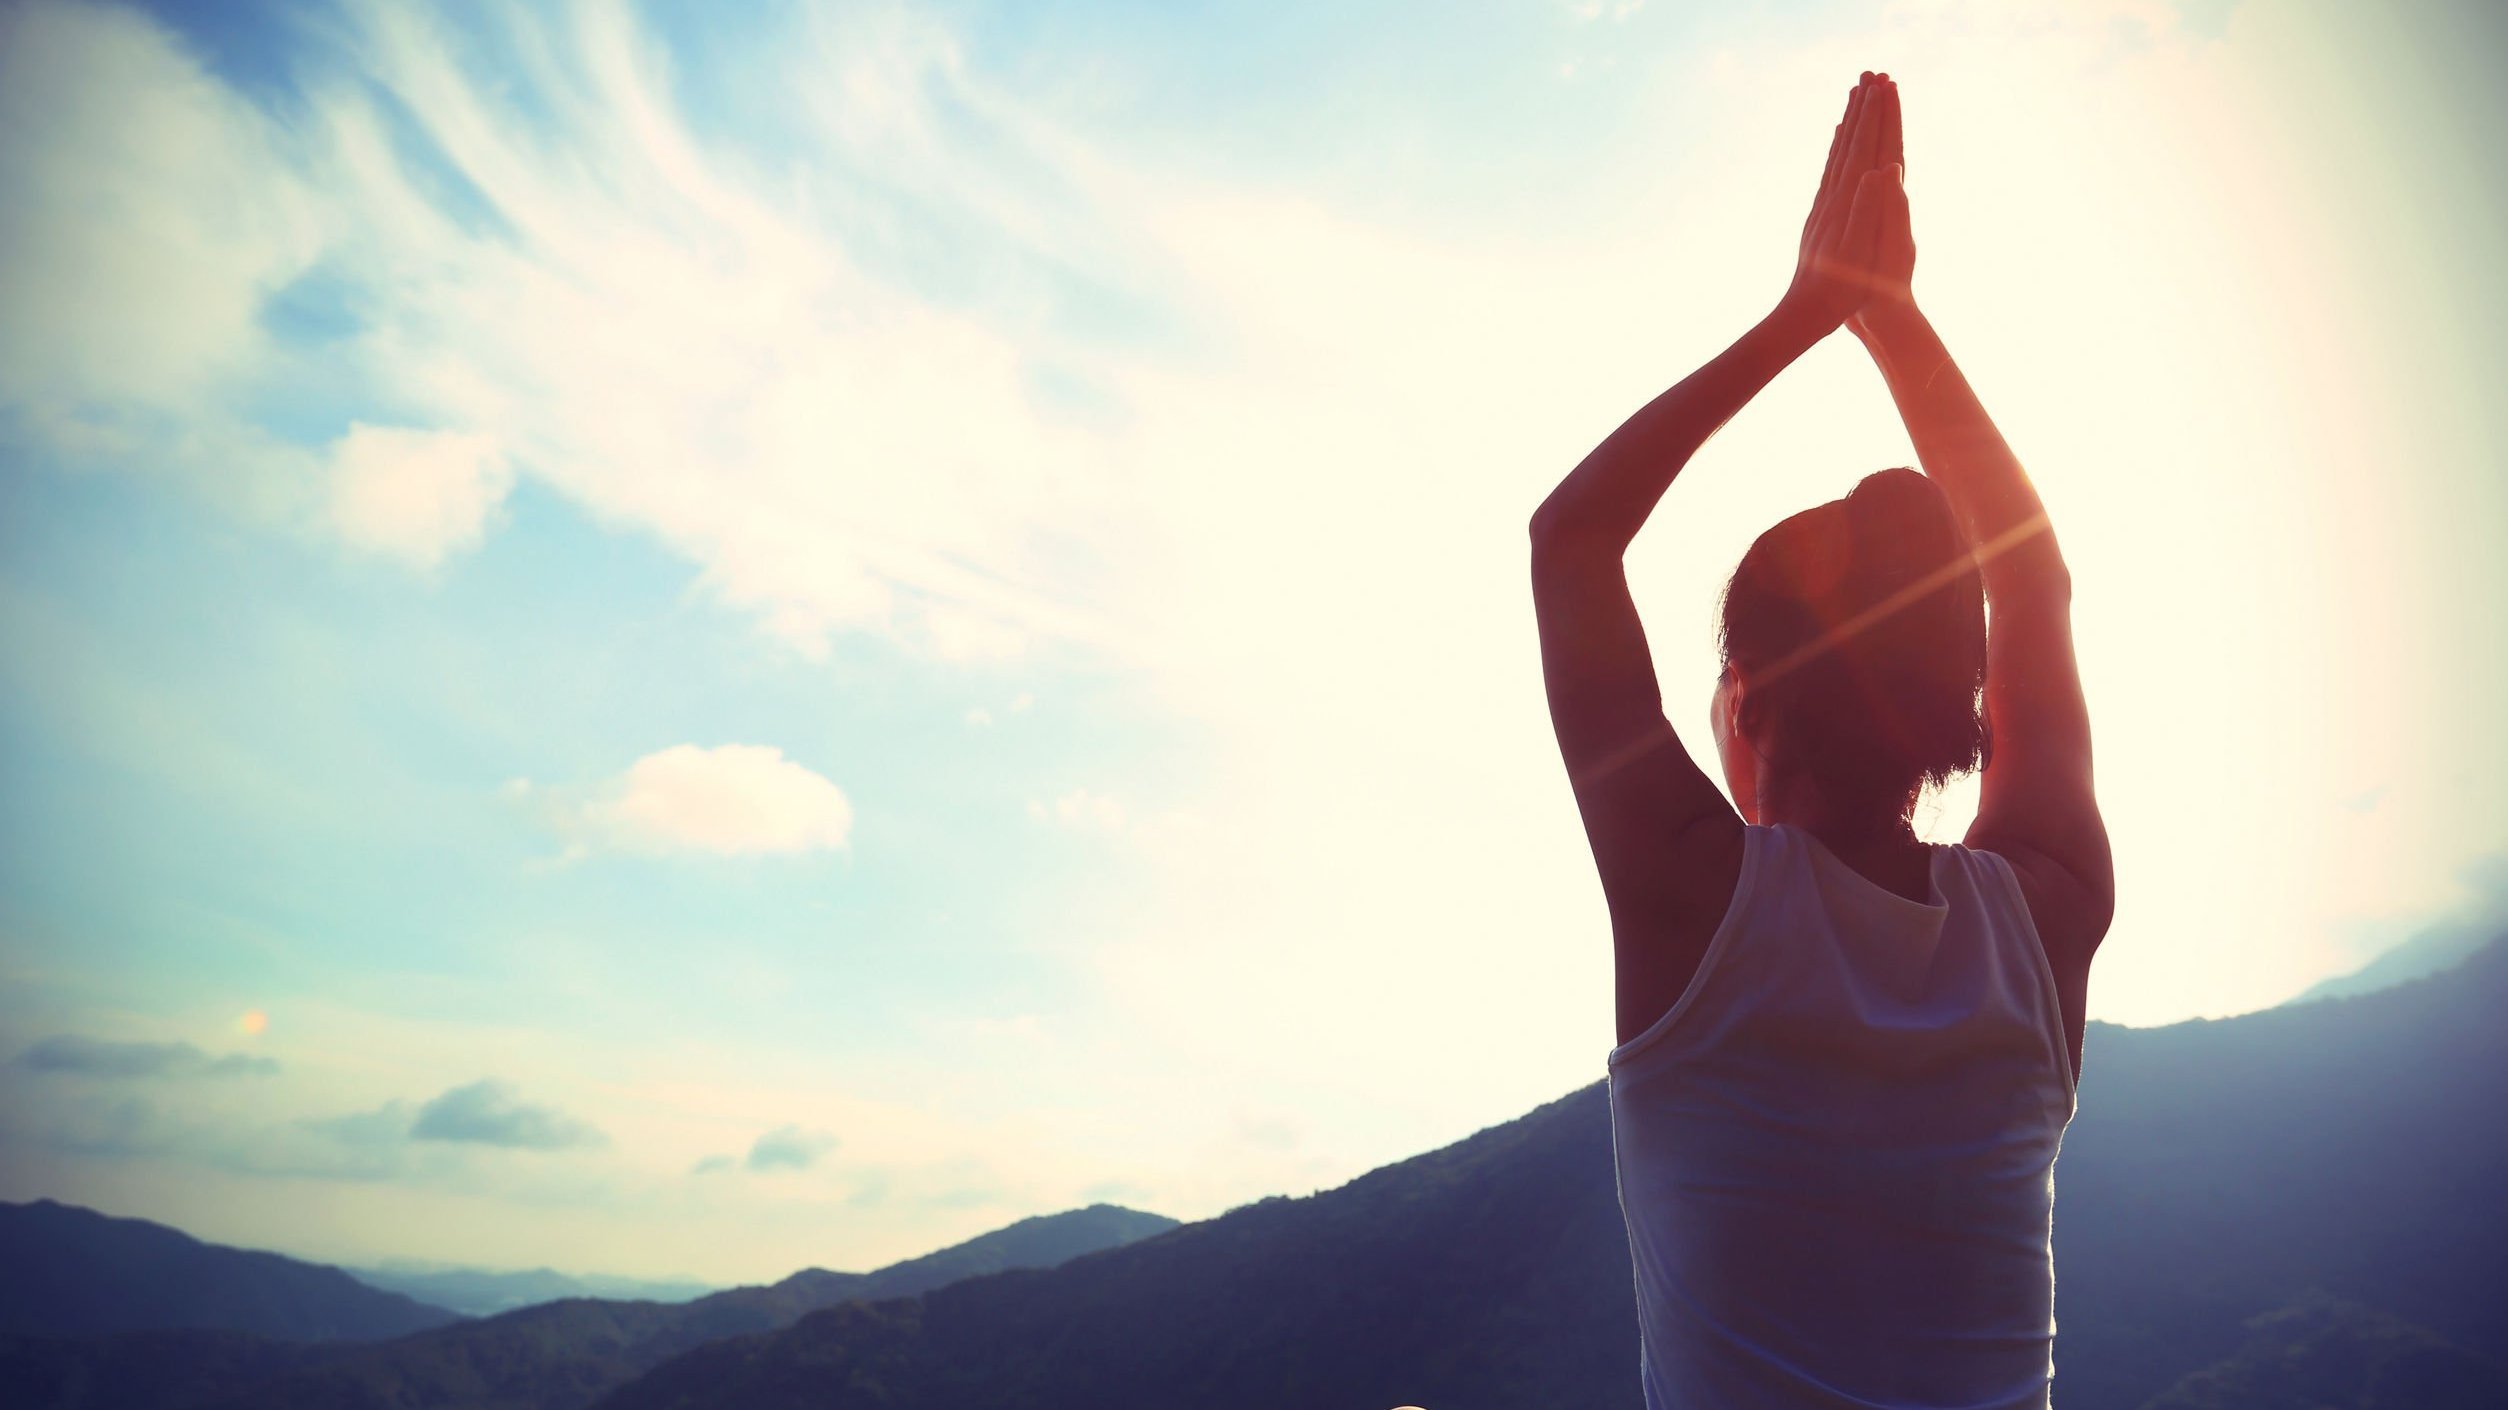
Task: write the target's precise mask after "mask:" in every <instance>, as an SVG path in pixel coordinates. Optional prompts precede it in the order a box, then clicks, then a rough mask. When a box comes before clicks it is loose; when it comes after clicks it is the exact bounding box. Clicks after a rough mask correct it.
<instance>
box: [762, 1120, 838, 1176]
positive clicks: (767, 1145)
mask: <svg viewBox="0 0 2508 1410" xmlns="http://www.w3.org/2000/svg"><path fill="white" fill-rule="evenodd" d="M836 1144H837V1142H836V1138H835V1137H834V1136H831V1135H829V1134H828V1133H826V1132H825V1131H812V1130H808V1129H805V1128H803V1127H800V1126H778V1127H776V1128H775V1129H774V1130H772V1131H769V1132H767V1133H766V1134H765V1135H763V1136H760V1137H758V1139H757V1140H756V1141H755V1142H753V1143H752V1144H751V1145H750V1147H749V1158H748V1160H747V1161H746V1162H744V1163H745V1164H747V1165H748V1167H749V1168H750V1169H751V1170H807V1169H809V1168H810V1167H811V1166H812V1165H815V1164H817V1163H818V1159H819V1157H820V1156H822V1155H825V1154H827V1153H828V1152H829V1151H832V1150H834V1149H835V1148H836Z"/></svg>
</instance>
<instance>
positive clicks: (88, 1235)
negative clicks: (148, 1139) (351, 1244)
mask: <svg viewBox="0 0 2508 1410" xmlns="http://www.w3.org/2000/svg"><path fill="white" fill-rule="evenodd" d="M458 1320H459V1317H458V1315H457V1314H455V1313H452V1312H448V1311H446V1310H444V1309H443V1308H441V1307H430V1306H428V1305H426V1304H424V1303H421V1302H417V1301H414V1300H412V1299H410V1298H407V1297H403V1296H401V1295H400V1294H398V1293H390V1292H384V1291H382V1290H380V1289H377V1288H370V1287H368V1286H366V1285H365V1284H363V1283H361V1282H358V1281H357V1280H356V1279H354V1278H352V1277H350V1276H348V1275H347V1274H346V1273H343V1272H341V1271H340V1270H339V1269H337V1268H332V1267H328V1266H326V1265H323V1264H319V1263H305V1262H300V1261H298V1260H297V1259H293V1258H287V1257H283V1256H281V1255H279V1254H275V1253H260V1252H255V1251H253V1250H249V1249H240V1248H227V1247H224V1246H222V1245H219V1244H206V1243H202V1242H201V1241H200V1240H198V1239H195V1238H193V1237H192V1236H191V1235H189V1234H186V1233H183V1232H181V1231H180V1230H176V1229H169V1228H167V1227H166V1226H164V1225H163V1224H151V1223H149V1222H148V1221H147V1220H145V1219H116V1218H113V1217H112V1216H110V1215H105V1214H99V1213H97V1212H96V1211H94V1210H92V1209H81V1208H79V1207H77V1206H76V1205H68V1204H58V1203H55V1202H54V1201H52V1200H48V1199H47V1200H37V1201H35V1202H34V1203H32V1204H5V1203H0V1332H7V1333H27V1334H41V1335H66V1334H74V1333H83V1332H118V1331H142V1330H145V1331H168V1330H178V1329H202V1330H221V1331H235V1332H251V1333H254V1334H256V1335H259V1336H265V1337H271V1338H275V1339H278V1340H282V1341H328V1340H335V1339H364V1338H375V1337H390V1336H399V1335H401V1334H402V1333H404V1332H412V1331H416V1330H418V1329H420V1328H423V1327H434V1326H440V1325H442V1324H444V1323H447V1322H453V1321H458Z"/></svg>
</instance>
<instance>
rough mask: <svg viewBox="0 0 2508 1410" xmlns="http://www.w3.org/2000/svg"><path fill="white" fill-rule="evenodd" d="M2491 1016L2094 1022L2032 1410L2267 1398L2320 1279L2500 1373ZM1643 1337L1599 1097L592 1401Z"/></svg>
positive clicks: (1276, 1395) (1570, 1385)
mask: <svg viewBox="0 0 2508 1410" xmlns="http://www.w3.org/2000/svg"><path fill="white" fill-rule="evenodd" d="M2504 1003H2508V946H2501V945H2493V946H2491V947H2490V948H2489V949H2487V950H2484V951H2483V952H2481V953H2480V954H2478V955H2477V956H2475V957H2474V958H2473V959H2472V960H2470V961H2468V962H2467V963H2465V964H2464V965H2463V966H2461V967H2460V968H2458V969H2457V970H2455V971H2453V972H2451V973H2449V974H2447V975H2444V976H2442V977H2439V978H2436V979H2430V980H2423V981H2420V982H2417V983H2413V984H2410V985H2406V986H2403V987H2400V988H2396V989H2393V990H2389V991H2386V992H2383V993H2378V994H2371V995H2366V996H2362V997H2357V998H2348V999H2335V1000H2329V1001H2326V1002H2322V1003H2314V1004H2308V1005H2304V1006H2300V1007H2294V1008H2285V1009H2277V1010H2271V1011H2268V1012H2265V1013H2260V1014H2253V1015H2249V1016H2246V1017H2243V1018H2237V1019H2230V1020H2224V1021H2220V1022H2199V1023H2188V1024H2180V1025H2177V1026H2174V1027H2171V1028H2164V1029H2151V1030H2133V1029H2122V1028H2116V1027H2113V1026H2110V1025H2104V1024H2102V1025H2095V1026H2094V1028H2093V1031H2092V1033H2091V1035H2090V1038H2089V1042H2088V1051H2087V1058H2086V1067H2087V1072H2086V1075H2085V1081H2084V1096H2083V1099H2082V1108H2081V1114H2080V1116H2079V1118H2078V1119H2077V1121H2076V1123H2075V1125H2074V1126H2073V1128H2072V1130H2071V1131H2070V1133H2069V1134H2068V1136H2067V1139H2066V1141H2065V1145H2064V1153H2063V1156H2062V1157H2061V1159H2060V1160H2059V1162H2058V1164H2057V1167H2056V1185H2057V1206H2056V1207H2057V1218H2056V1229H2057V1255H2056V1256H2057V1264H2056V1267H2057V1275H2058V1281H2057V1288H2058V1304H2057V1319H2058V1325H2059V1327H2060V1328H2061V1333H2060V1336H2059V1340H2058V1343H2057V1360H2058V1375H2057V1381H2056V1384H2057V1387H2058V1392H2057V1394H2058V1403H2059V1404H2061V1405H2063V1406H2064V1407H2065V1410H2133V1407H2136V1406H2140V1405H2142V1404H2143V1403H2144V1402H2146V1401H2148V1400H2150V1399H2151V1398H2152V1397H2155V1396H2159V1395H2162V1394H2163V1393H2166V1394H2171V1395H2176V1396H2178V1397H2179V1400H2178V1402H2177V1403H2178V1404H2181V1405H2194V1404H2201V1405H2217V1406H2220V1407H2224V1410H2226V1407H2230V1406H2242V1407H2249V1410H2258V1408H2259V1407H2263V1406H2268V1405H2275V1404H2279V1403H2282V1402H2280V1401H2277V1400H2274V1399H2272V1398H2271V1397H2272V1395H2273V1394H2275V1392H2274V1390H2273V1387H2272V1386H2271V1385H2270V1384H2268V1383H2267V1382H2265V1381H2262V1380H2258V1379H2255V1378H2253V1377H2249V1378H2247V1379H2245V1380H2241V1379H2239V1377H2240V1376H2241V1375H2242V1374H2244V1373H2242V1372H2239V1371H2238V1370H2237V1369H2236V1368H2237V1366H2238V1365H2239V1364H2240V1363H2241V1358H2245V1359H2246V1361H2247V1362H2248V1363H2250V1364H2256V1359H2257V1353H2256V1352H2255V1345H2256V1343H2255V1338H2256V1337H2257V1336H2258V1335H2285V1334H2286V1333H2288V1332H2289V1330H2290V1329H2289V1328H2288V1327H2286V1326H2285V1327H2283V1328H2282V1329H2281V1331H2279V1332H2273V1331H2270V1330H2268V1331H2267V1332H2264V1333H2259V1332H2258V1331H2257V1330H2256V1329H2254V1328H2251V1327H2249V1326H2248V1325H2247V1324H2248V1322H2249V1319H2251V1318H2256V1317H2258V1316H2260V1315H2265V1314H2270V1313H2273V1312H2275V1311H2277V1310H2279V1309H2284V1308H2287V1307H2290V1306H2291V1305H2292V1304H2294V1303H2302V1304H2303V1305H2304V1304H2305V1300H2306V1299H2307V1298H2308V1297H2309V1295H2310V1294H2311V1293H2312V1292H2313V1291H2316V1290H2323V1291H2326V1292H2330V1293H2333V1294H2336V1295H2338V1296H2340V1297H2342V1298H2345V1299H2348V1300H2350V1301H2352V1302H2354V1303H2358V1304H2362V1305H2364V1306H2365V1307H2366V1308H2370V1309H2375V1311H2374V1312H2364V1313H2362V1314H2361V1315H2362V1316H2364V1317H2370V1318H2375V1317H2378V1316H2380V1315H2383V1316H2385V1317H2388V1318H2401V1319H2403V1321H2404V1322H2408V1323H2412V1324H2417V1326H2418V1327H2419V1328H2422V1329H2426V1335H2428V1336H2430V1337H2432V1338H2433V1343H2432V1344H2433V1345H2441V1344H2443V1345H2444V1346H2445V1347H2447V1348H2448V1349H2450V1350H2452V1351H2453V1352H2456V1353H2462V1354H2463V1356H2464V1360H2463V1362H2462V1364H2455V1363H2450V1364H2451V1365H2453V1366H2454V1370H2455V1371H2459V1372H2462V1373H2463V1374H2464V1375H2466V1376H2473V1375H2475V1374H2477V1373H2478V1372H2479V1370H2480V1368H2481V1367H2482V1366H2483V1365H2485V1364H2487V1363H2488V1362H2489V1361H2490V1360H2495V1359H2496V1358H2497V1357H2498V1355H2499V1352H2500V1349H2501V1348H2502V1347H2503V1346H2508V1218H2503V1205H2504V1203H2508V1127H2504V1126H2503V1123H2502V1121H2501V1119H2500V1115H2501V1112H2500V1100H2499V1099H2500V1095H2501V1090H2502V1079H2501V1076H2500V1074H2501V1073H2503V1072H2508V1023H2503V1022H2502V1020H2501V1013H2502V1009H2503V1004H2504ZM2262 1325H2264V1326H2265V1327H2267V1328H2268V1329H2269V1328H2271V1327H2272V1326H2273V1325H2274V1324H2272V1323H2270V1322H2267V1323H2265V1324H2262ZM2378 1325H2385V1324H2383V1323H2380V1324H2378ZM2357 1331H2358V1328H2357V1327H2356V1326H2353V1327H2351V1328H2349V1330H2345V1329H2344V1328H2342V1327H2337V1328H2335V1329H2334V1330H2333V1331H2328V1330H2326V1329H2325V1328H2324V1327H2315V1328H2314V1330H2312V1331H2310V1332H2309V1333H2308V1335H2307V1336H2306V1337H2303V1338H2301V1342H2300V1343H2293V1344H2305V1345H2309V1346H2314V1347H2316V1351H2315V1352H2310V1353H2306V1354H2318V1353H2322V1354H2325V1355H2328V1356H2334V1357H2336V1359H2337V1360H2339V1355H2340V1354H2341V1353H2337V1352H2328V1351H2325V1347H2327V1346H2332V1345H2335V1344H2337V1343H2339V1344H2342V1345H2348V1346H2350V1347H2351V1349H2352V1351H2353V1352H2356V1353H2358V1357H2359V1359H2364V1360H2365V1362H2367V1363H2373V1364H2375V1365H2384V1364H2385V1363H2386V1362H2387V1361H2388V1360H2394V1361H2396V1364H2398V1365H2401V1366H2405V1367H2406V1368H2407V1370H2409V1368H2411V1367H2415V1366H2417V1367H2420V1368H2422V1369H2423V1370H2427V1369H2428V1367H2429V1366H2430V1365H2431V1364H2433V1363H2431V1362H2430V1361H2429V1360H2428V1358H2426V1357H2424V1358H2421V1359H2419V1360H2416V1359H2414V1358H2413V1357H2412V1356H2402V1357H2400V1358H2398V1357H2386V1356H2384V1355H2383V1353H2380V1354H2378V1355H2371V1354H2369V1353H2370V1351H2373V1350H2375V1348H2376V1346H2377V1345H2378V1342H2377V1337H2376V1336H2368V1337H2366V1338H2365V1339H2364V1338H2363V1337H2362V1336H2360V1335H2355V1333H2356V1332H2357ZM1635 1337H1636V1327H1635V1313H1634V1306H1633V1300H1632V1291H1631V1279H1630V1269H1629V1263H1628V1252H1627V1245H1626V1241H1625V1238H1624V1236H1623V1233H1622V1230H1621V1225H1620V1222H1619V1213H1618V1207H1617V1202H1616V1191H1615V1187H1614V1184H1613V1180H1612V1169H1611V1159H1610V1130H1609V1114H1608V1109H1607V1107H1606V1105H1605V1100H1604V1093H1603V1089H1602V1087H1601V1085H1600V1084H1596V1085H1595V1086H1592V1087H1588V1088H1585V1089H1583V1090H1580V1091H1578V1092H1575V1093H1571V1094H1570V1095H1568V1096H1567V1097H1565V1098H1562V1099H1561V1100H1559V1101H1556V1102H1553V1103H1550V1104H1549V1105H1547V1106H1544V1107H1541V1108H1539V1109H1537V1110H1536V1111H1534V1112H1533V1113H1531V1114H1530V1115H1528V1116H1525V1117H1523V1118H1521V1119H1519V1120H1516V1121H1513V1122H1509V1123H1507V1124H1506V1125H1503V1126H1498V1127H1493V1128H1490V1129H1489V1130H1486V1131H1483V1132H1481V1133H1479V1134H1478V1135H1476V1136H1473V1137H1471V1138H1469V1139H1468V1140H1465V1141H1462V1142H1460V1143H1458V1144H1456V1145H1453V1146H1450V1147H1447V1148H1445V1149H1443V1150H1439V1151H1435V1152H1432V1153H1430V1154H1428V1155H1425V1156H1421V1157H1419V1158H1417V1159H1414V1160H1410V1161H1405V1162H1403V1163H1401V1164H1399V1165H1394V1166H1389V1167H1386V1168H1385V1169H1382V1170H1378V1171H1375V1172H1372V1173H1370V1174H1368V1175H1366V1176H1363V1177H1361V1178H1360V1179H1358V1180H1355V1181H1353V1182H1351V1183H1350V1184H1348V1185H1345V1186H1343V1187H1341V1188H1339V1189H1336V1190H1332V1191H1328V1192H1325V1193H1322V1194H1318V1195H1315V1196H1311V1197H1309V1198H1305V1199H1298V1200H1287V1199H1273V1200H1265V1201H1263V1202H1261V1203H1259V1204H1255V1205H1251V1206H1247V1207H1246V1208H1243V1209H1238V1210H1234V1211H1231V1212H1230V1213H1228V1214H1226V1215H1223V1216H1221V1217H1220V1218H1217V1219H1213V1220H1210V1221H1207V1222H1204V1223H1200V1224H1193V1225H1187V1226H1185V1227H1183V1228H1180V1229H1177V1230H1174V1231H1172V1232H1170V1233H1167V1234H1164V1235H1161V1236H1159V1237H1157V1238H1154V1239H1149V1240H1146V1241H1144V1242H1141V1243H1138V1244H1134V1245H1131V1246H1129V1247H1125V1248H1120V1249H1115V1250H1110V1251H1108V1252H1105V1253H1099V1254H1093V1255H1090V1256H1088V1257H1085V1258H1079V1259H1075V1260H1073V1261H1072V1262H1070V1263H1068V1264H1066V1265H1064V1266H1063V1267H1060V1268H1057V1269H1053V1270H1051V1271H1046V1272H1031V1273H1014V1274H1004V1275H1000V1276H995V1277H989V1278H978V1279H973V1280H970V1281H967V1282H961V1283H955V1284H951V1285H950V1286H948V1287H946V1288H943V1289H940V1290H939V1291H937V1292H933V1293H930V1294H926V1295H925V1296H923V1297H920V1298H915V1299H901V1300H893V1301H885V1302H874V1303H852V1304H848V1305H846V1306H843V1307H839V1308H834V1309H831V1310H828V1311H824V1312H819V1313H815V1314H813V1315H811V1316H808V1317H805V1318H803V1319H802V1320H801V1321H800V1322H798V1323H796V1324H795V1325H794V1326H792V1327H791V1328H789V1329H787V1330H785V1331H782V1332H779V1333H775V1334H772V1335H757V1336H746V1337H739V1338H734V1339H732V1340H728V1341H723V1342H718V1343H715V1344H712V1345H708V1346H704V1347H701V1348H698V1349H697V1350H695V1351H693V1352H691V1353H689V1354H688V1355H686V1356H683V1357H681V1358H679V1359H677V1360H675V1361H672V1362H670V1363H668V1364H666V1365H664V1366H661V1367H659V1368H657V1369H656V1370H655V1371H653V1372H652V1373H650V1374H649V1375H647V1376H645V1377H644V1378H642V1379H641V1380H638V1381H636V1382H634V1383H632V1384H630V1385H629V1386H627V1387H625V1388H623V1389H621V1390H620V1391H619V1392H617V1393H616V1394H615V1395H613V1396H611V1397H610V1398H609V1399H607V1400H605V1401H603V1402H601V1405H602V1407H603V1410H681V1407H691V1408H693V1407H700V1406H703V1407H724V1410H784V1407H801V1406H809V1407H814V1410H855V1408H856V1407H871V1406H878V1407H883V1410H943V1407H947V1410H986V1407H1005V1410H1006V1408H1007V1407H1012V1406H1016V1407H1019V1410H1081V1407H1096V1406H1102V1405H1125V1404H1130V1405H1166V1404H1176V1405H1192V1406H1194V1407H1196V1410H1276V1407H1282V1406H1298V1407H1313V1410H1335V1408H1336V1407H1347V1410H1384V1407H1385V1406H1388V1405H1397V1404H1403V1403H1416V1404H1421V1405H1427V1406H1431V1407H1435V1410H1496V1407H1515V1406H1520V1407H1526V1410H1532V1408H1533V1407H1542V1408H1543V1410H1549V1408H1550V1407H1597V1408H1599V1407H1632V1408H1633V1407H1635V1406H1636V1405H1638V1403H1639V1395H1638V1391H1637V1383H1636V1357H1637V1348H1636V1340H1635ZM2346 1338H2348V1340H2346ZM2285 1340H2286V1341H2287V1337H2286V1338H2285ZM2364 1347H2366V1348H2368V1350H2363V1348H2364ZM2388 1349H2390V1350H2392V1349H2394V1348H2392V1347H2389V1348H2388ZM2424 1349H2425V1350H2426V1348H2424ZM2329 1364H2330V1363H2329ZM2467 1367H2471V1368H2472V1369H2470V1370H2467V1369H2466V1368H2467ZM2207 1368H2209V1370H2210V1371H2211V1372H2213V1373H2215V1374H2213V1375H2212V1377H2211V1379H2210V1380H2208V1381H2205V1380H2200V1379H2198V1380H2197V1381H2196V1382H2194V1383H2191V1388H2190V1386H2189V1384H2186V1383H2185V1381H2186V1378H2188V1377H2196V1376H2198V1375H2199V1373H2205V1372H2207ZM2396 1374H2404V1372H2397V1373H2396ZM2432 1374H2434V1375H2444V1374H2451V1372H2449V1371H2448V1370H2447V1369H2446V1368H2444V1367H2442V1368H2441V1369H2440V1370H2439V1371H2437V1372H2433V1373H2432ZM2468 1383H2470V1382H2468ZM2172 1387H2175V1389H2172ZM2362 1393H2363V1394H2366V1393H2367V1392H2366V1391H2365V1390H2364V1391H2363V1392H2362ZM2206 1394H2210V1395H2213V1396H2214V1398H2213V1399H2210V1400H2202V1399H2196V1400H2191V1401H2190V1400H2186V1399H2185V1398H2184V1397H2186V1396H2188V1395H2206ZM2241 1396H2245V1397H2248V1398H2246V1399H2240V1398H2239V1397H2241ZM2327 1403H2329V1404H2335V1403H2346V1402H2339V1401H2332V1400H2329V1401H2328V1402H2327ZM2348 1403H2363V1404H2364V1403H2369V1402H2365V1401H2360V1400H2357V1399H2355V1400H2354V1401H2352V1402H2348Z"/></svg>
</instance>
